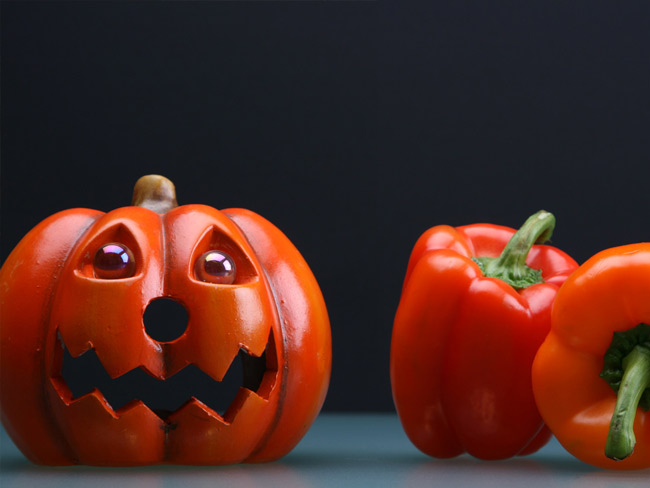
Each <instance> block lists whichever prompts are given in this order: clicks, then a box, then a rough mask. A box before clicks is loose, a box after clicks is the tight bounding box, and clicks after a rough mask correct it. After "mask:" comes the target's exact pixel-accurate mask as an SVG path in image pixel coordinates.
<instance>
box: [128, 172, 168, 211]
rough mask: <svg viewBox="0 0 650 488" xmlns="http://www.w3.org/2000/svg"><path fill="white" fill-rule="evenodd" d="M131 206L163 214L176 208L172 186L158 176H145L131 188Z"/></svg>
mask: <svg viewBox="0 0 650 488" xmlns="http://www.w3.org/2000/svg"><path fill="white" fill-rule="evenodd" d="M131 204H132V205H135V206H137V207H144V208H148V209H149V210H153V211H154V212H156V213H159V214H164V213H167V212H169V211H170V210H171V209H173V208H176V207H178V203H177V202H176V188H175V187H174V184H173V183H172V182H171V181H170V180H168V179H167V178H165V177H164V176H160V175H145V176H143V177H142V178H140V179H139V180H138V181H137V182H136V183H135V187H134V188H133V200H132V202H131Z"/></svg>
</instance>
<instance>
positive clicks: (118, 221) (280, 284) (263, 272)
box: [0, 175, 331, 466]
mask: <svg viewBox="0 0 650 488" xmlns="http://www.w3.org/2000/svg"><path fill="white" fill-rule="evenodd" d="M163 297H164V298H166V299H168V300H169V299H171V300H173V301H175V302H177V303H179V304H181V305H182V306H183V307H184V308H185V309H186V311H187V315H188V317H189V320H188V322H187V324H186V328H185V330H184V331H183V332H182V333H181V334H180V336H179V337H177V338H174V339H173V340H156V339H155V338H154V337H151V336H150V335H149V334H148V332H147V330H146V328H145V322H144V320H143V316H144V313H145V310H146V309H147V308H148V307H149V306H150V305H151V303H154V302H156V301H157V299H159V298H163ZM0 327H1V332H0V368H1V369H0V392H1V393H0V407H1V409H2V422H3V424H4V426H5V428H6V430H7V432H8V433H9V435H10V436H11V438H12V439H13V440H14V442H15V443H16V445H17V446H18V447H19V448H20V450H21V451H22V452H23V453H24V454H25V456H26V457H27V458H29V459H30V460H31V461H33V462H35V463H38V464H48V465H65V464H76V463H78V464H91V465H106V466H126V465H146V464H159V463H169V464H231V463H239V462H262V461H271V460H274V459H277V458H279V457H281V456H283V455H284V454H286V453H287V452H289V451H290V450H291V449H292V448H293V447H294V446H295V445H296V444H297V443H298V441H299V440H300V439H301V438H302V436H303V435H304V434H305V432H306V431H307V429H308V428H309V426H310V425H311V423H312V422H313V420H314V419H315V417H316V415H317V414H318V412H319V410H320V408H321V406H322V403H323V401H324V398H325V394H326V391H327V386H328V382H329V376H330V368H331V335H330V329H329V320H328V316H327V311H326V308H325V303H324V301H323V297H322V295H321V292H320V289H319V287H318V284H317V283H316V280H315V279H314V277H313V275H312V273H311V271H310V269H309V267H308V266H307V264H306V263H305V261H304V259H303V258H302V256H301V255H300V254H299V252H298V251H297V250H296V248H295V247H294V246H293V245H292V244H291V242H290V241H289V240H288V239H287V238H286V237H285V236H284V234H282V233H281V232H280V231H279V230H278V229H277V228H276V227H275V226H273V225H272V224H271V223H269V222H268V221H266V220H265V219H263V218H262V217H260V216H259V215H257V214H255V213H253V212H250V211H248V210H243V209H229V210H223V211H218V210H216V209H214V208H211V207H208V206H205V205H184V206H180V207H178V206H177V205H176V197H175V193H174V185H173V184H172V183H171V182H170V181H169V180H167V179H166V178H163V177H161V176H157V175H149V176H144V177H143V178H141V179H140V180H139V181H138V182H137V184H136V187H135V190H134V197H133V206H130V207H124V208H119V209H116V210H113V211H111V212H109V213H102V212H99V211H95V210H88V209H71V210H66V211H63V212H60V213H57V214H55V215H53V216H51V217H49V218H48V219H46V220H45V221H43V222H42V223H40V224H39V225H38V226H36V227H35V228H34V229H33V230H32V231H31V232H29V233H28V234H27V235H26V236H25V237H24V238H23V239H22V241H21V242H20V243H19V244H18V245H17V246H16V248H15V249H14V250H13V252H12V253H11V255H10V256H9V257H8V259H7V261H6V262H5V263H4V265H3V267H2V270H0ZM92 351H94V354H96V357H97V358H98V359H99V362H101V365H102V366H103V368H104V369H105V370H106V373H107V374H108V376H110V378H112V379H113V381H118V380H119V379H120V378H121V377H123V376H124V375H125V374H126V373H129V372H133V371H134V370H138V371H139V372H140V373H142V371H145V372H146V373H148V375H150V376H151V377H153V378H151V380H152V381H154V382H156V383H157V384H158V385H159V386H162V387H164V386H167V384H170V385H171V384H172V380H173V378H174V375H177V374H178V375H180V374H181V373H182V371H183V370H184V369H186V367H188V366H191V367H193V368H198V369H200V370H201V371H202V372H203V373H205V374H206V375H207V376H209V378H210V381H211V382H214V385H215V388H217V387H218V386H219V385H218V383H217V382H219V381H221V380H222V379H223V378H224V376H225V375H226V373H227V372H228V370H229V368H230V366H231V364H232V363H233V360H234V359H235V358H236V357H238V356H240V357H241V358H242V359H241V365H242V366H241V369H242V370H243V378H244V379H243V382H242V383H241V387H240V388H239V390H238V392H237V393H236V396H235V398H234V400H233V401H232V402H231V403H230V406H229V407H228V408H227V410H226V411H225V413H224V414H223V415H220V414H219V413H217V412H216V411H215V410H213V409H212V408H210V407H209V406H208V405H206V404H205V403H203V402H202V401H200V399H197V398H195V397H193V396H192V397H191V398H188V399H187V401H186V402H185V403H184V404H183V405H182V406H181V407H180V408H178V409H176V410H175V411H173V412H161V411H157V410H156V407H155V406H149V405H147V404H146V403H145V402H143V401H142V400H140V399H137V398H136V399H134V400H133V401H131V402H129V403H128V404H126V405H124V406H122V407H121V408H117V409H114V408H113V407H112V406H111V405H110V403H109V401H108V400H107V399H106V397H105V396H104V395H103V394H102V392H101V391H100V390H99V389H97V388H95V389H93V390H92V391H90V392H87V393H85V394H83V395H81V396H75V395H74V394H73V392H72V390H71V388H70V387H69V386H68V384H67V383H66V379H65V378H64V375H63V374H62V364H63V362H64V357H66V356H68V355H69V356H71V357H73V358H78V357H79V356H81V355H84V354H85V353H86V354H91V355H92ZM145 376H146V375H145ZM175 385H176V387H178V382H177V383H175ZM185 386H188V385H185ZM190 386H191V385H190Z"/></svg>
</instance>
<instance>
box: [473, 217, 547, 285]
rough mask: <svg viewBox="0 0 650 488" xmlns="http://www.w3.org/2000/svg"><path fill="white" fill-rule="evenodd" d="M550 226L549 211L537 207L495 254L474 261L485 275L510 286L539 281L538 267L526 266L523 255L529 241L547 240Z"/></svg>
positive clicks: (525, 253) (525, 255)
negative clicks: (536, 210) (538, 209)
mask: <svg viewBox="0 0 650 488" xmlns="http://www.w3.org/2000/svg"><path fill="white" fill-rule="evenodd" d="M554 228H555V217H554V216H553V214H552V213H549V212H547V211H545V210H540V211H539V212H537V213H535V214H534V215H531V216H530V217H529V218H528V220H526V222H524V225H522V226H521V228H520V229H519V230H518V231H517V232H515V234H514V235H513V236H512V237H511V238H510V240H509V241H508V244H506V247H505V248H504V249H503V251H502V252H501V255H500V256H499V257H498V258H486V257H478V258H474V261H475V262H476V263H477V264H478V265H479V266H480V267H481V270H482V271H483V274H485V276H488V277H492V278H499V279H501V280H503V281H505V282H506V283H508V284H509V285H511V286H513V287H514V288H526V287H528V286H531V285H534V284H537V283H542V281H543V280H542V276H541V271H539V270H536V269H532V268H530V267H529V266H527V265H526V259H527V258H528V253H529V252H530V249H531V248H532V247H533V244H535V243H542V242H545V241H547V240H549V239H550V238H551V235H552V234H553V229H554Z"/></svg>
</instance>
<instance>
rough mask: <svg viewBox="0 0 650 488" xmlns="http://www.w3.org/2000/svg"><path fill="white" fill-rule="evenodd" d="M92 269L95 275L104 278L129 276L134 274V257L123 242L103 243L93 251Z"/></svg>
mask: <svg viewBox="0 0 650 488" xmlns="http://www.w3.org/2000/svg"><path fill="white" fill-rule="evenodd" d="M93 271H94V273H95V277H97V278H101V279H105V280H116V279H120V278H130V277H131V276H133V275H134V274H135V258H134V257H133V253H132V252H131V250H130V249H129V248H128V247H127V246H126V245H125V244H120V243H117V242H111V243H108V244H104V245H103V246H102V247H100V248H99V249H98V250H97V252H96V253H95V258H94V260H93Z"/></svg>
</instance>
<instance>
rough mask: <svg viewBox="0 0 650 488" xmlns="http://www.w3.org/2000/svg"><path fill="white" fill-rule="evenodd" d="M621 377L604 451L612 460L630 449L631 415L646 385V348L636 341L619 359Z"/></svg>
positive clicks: (649, 352) (649, 366)
mask: <svg viewBox="0 0 650 488" xmlns="http://www.w3.org/2000/svg"><path fill="white" fill-rule="evenodd" d="M623 369H624V371H625V372H624V374H623V379H622V381H621V386H620V388H619V390H618V397H617V400H616V407H615V409H614V414H613V416H612V421H611V423H610V426H609V434H608V436H607V443H606V444H605V455H606V456H607V457H608V458H610V459H614V460H616V461H620V460H623V459H625V458H626V457H628V456H629V455H630V454H632V452H633V451H634V445H635V444H636V437H635V436H634V418H635V417H636V411H637V407H638V405H639V401H640V400H641V395H643V392H644V391H645V390H646V388H650V349H648V348H647V347H644V346H641V345H637V346H635V347H634V349H632V352H630V353H629V354H628V355H627V356H625V358H624V359H623Z"/></svg>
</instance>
